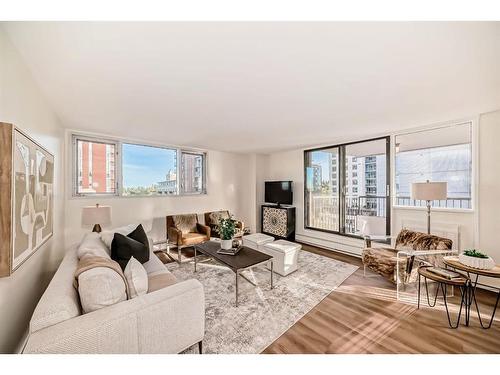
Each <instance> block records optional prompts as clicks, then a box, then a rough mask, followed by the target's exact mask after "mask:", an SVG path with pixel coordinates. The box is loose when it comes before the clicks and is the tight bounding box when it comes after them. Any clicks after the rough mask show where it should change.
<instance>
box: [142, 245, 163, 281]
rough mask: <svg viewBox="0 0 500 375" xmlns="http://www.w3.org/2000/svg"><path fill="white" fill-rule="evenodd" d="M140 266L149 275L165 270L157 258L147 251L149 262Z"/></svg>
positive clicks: (150, 251)
mask: <svg viewBox="0 0 500 375" xmlns="http://www.w3.org/2000/svg"><path fill="white" fill-rule="evenodd" d="M142 266H143V267H144V269H145V270H146V272H147V273H148V275H149V274H151V273H153V272H158V271H165V270H166V269H167V268H166V267H165V265H164V264H163V262H162V261H161V260H160V259H158V257H157V256H156V255H155V254H154V253H153V250H151V249H150V250H149V260H148V261H147V262H146V263H143V264H142Z"/></svg>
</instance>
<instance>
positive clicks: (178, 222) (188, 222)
mask: <svg viewBox="0 0 500 375" xmlns="http://www.w3.org/2000/svg"><path fill="white" fill-rule="evenodd" d="M172 218H173V220H174V225H175V227H176V228H177V229H179V230H180V231H181V232H182V234H183V235H184V234H186V233H194V232H196V224H197V223H198V216H197V215H196V214H187V215H174V216H173V217H172Z"/></svg>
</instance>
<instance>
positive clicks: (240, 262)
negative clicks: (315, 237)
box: [194, 241, 273, 306]
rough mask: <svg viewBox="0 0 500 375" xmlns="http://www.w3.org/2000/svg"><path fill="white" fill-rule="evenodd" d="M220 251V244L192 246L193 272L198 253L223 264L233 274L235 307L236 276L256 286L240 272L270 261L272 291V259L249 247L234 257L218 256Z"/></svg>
mask: <svg viewBox="0 0 500 375" xmlns="http://www.w3.org/2000/svg"><path fill="white" fill-rule="evenodd" d="M219 250H220V242H216V241H207V242H204V243H202V244H199V245H195V246H194V272H196V257H197V254H198V252H199V253H202V254H204V255H207V256H210V257H212V258H213V259H215V260H216V261H218V262H219V263H221V264H223V265H224V266H226V267H227V268H229V269H230V270H231V271H233V272H234V274H235V283H236V306H238V276H241V277H243V278H244V279H245V280H247V281H248V282H249V283H250V284H252V285H254V286H256V284H255V283H254V282H253V281H251V280H249V279H248V278H246V277H245V275H243V274H241V272H242V271H244V270H247V269H249V268H252V267H255V266H259V265H262V264H265V263H267V262H269V261H271V289H273V262H272V259H273V257H272V256H270V255H267V254H264V253H261V252H260V251H257V250H254V249H251V248H250V247H247V246H243V247H242V249H241V250H240V251H239V252H238V254H236V255H224V254H218V253H217V251H219Z"/></svg>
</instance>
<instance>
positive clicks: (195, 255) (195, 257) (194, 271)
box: [194, 246, 196, 272]
mask: <svg viewBox="0 0 500 375" xmlns="http://www.w3.org/2000/svg"><path fill="white" fill-rule="evenodd" d="M194 272H196V246H195V247H194Z"/></svg>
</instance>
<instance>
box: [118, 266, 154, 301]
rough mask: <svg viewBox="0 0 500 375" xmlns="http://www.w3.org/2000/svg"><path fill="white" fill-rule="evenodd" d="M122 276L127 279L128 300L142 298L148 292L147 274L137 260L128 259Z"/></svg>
mask: <svg viewBox="0 0 500 375" xmlns="http://www.w3.org/2000/svg"><path fill="white" fill-rule="evenodd" d="M123 274H124V275H125V278H126V279H127V284H128V290H129V297H130V298H135V297H138V296H142V295H143V294H146V293H147V292H148V274H147V272H146V269H145V268H144V267H143V265H142V264H141V263H140V262H139V261H138V260H137V259H135V258H134V257H132V258H130V260H129V262H128V263H127V266H126V267H125V271H123Z"/></svg>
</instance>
